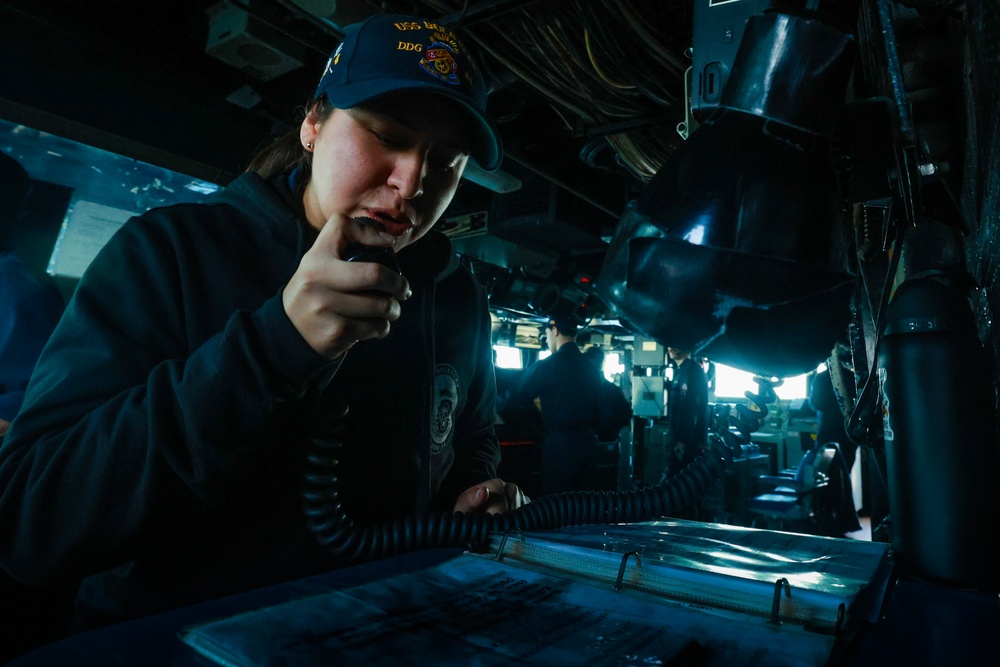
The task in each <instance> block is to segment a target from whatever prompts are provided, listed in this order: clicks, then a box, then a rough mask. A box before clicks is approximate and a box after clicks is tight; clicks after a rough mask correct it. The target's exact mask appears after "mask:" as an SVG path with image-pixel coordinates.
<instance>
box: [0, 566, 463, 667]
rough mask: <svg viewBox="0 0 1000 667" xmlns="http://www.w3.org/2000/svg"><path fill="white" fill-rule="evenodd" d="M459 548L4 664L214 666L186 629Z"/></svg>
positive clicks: (345, 572)
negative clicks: (192, 644) (184, 637)
mask: <svg viewBox="0 0 1000 667" xmlns="http://www.w3.org/2000/svg"><path fill="white" fill-rule="evenodd" d="M461 553H462V551H461V550H460V549H427V550H424V551H417V552H414V553H410V554H403V555H401V556H394V557H392V558H386V559H384V560H379V561H374V562H372V563H365V564H363V565H357V566H355V567H350V568H344V569H342V570H333V571H330V572H328V573H326V574H322V575H317V576H314V577H307V578H305V579H299V580H296V581H290V582H286V583H284V584H278V585H275V586H270V587H267V588H262V589H259V590H255V591H249V592H247V593H241V594H238V595H233V596H230V597H226V598H220V599H218V600H212V601H210V602H204V603H201V604H198V605H194V606H191V607H184V608H182V609H176V610H174V611H169V612H165V613H162V614H157V615H155V616H149V617H146V618H140V619H136V620H134V621H128V622H125V623H119V624H117V625H112V626H109V627H106V628H101V629H98V630H92V631H90V632H84V633H80V634H76V635H71V636H69V637H67V638H65V639H62V640H60V641H57V642H54V643H52V644H49V645H47V646H43V647H41V648H38V649H35V650H34V651H31V652H29V653H27V654H25V655H22V656H20V657H19V658H17V659H15V660H13V661H11V662H8V663H6V665H7V667H52V666H53V665H72V666H73V667H89V666H91V665H93V666H95V667H97V666H98V665H99V666H101V667H109V666H114V665H141V666H142V667H187V666H198V667H207V666H209V665H215V664H216V663H214V662H211V661H210V660H208V659H207V658H204V657H202V656H201V655H199V654H198V653H196V652H195V650H194V649H192V648H191V647H190V646H188V645H187V644H185V643H184V642H183V641H181V639H180V638H179V637H178V633H179V632H180V631H181V630H183V629H184V628H186V627H189V626H192V625H197V624H199V623H204V622H207V621H211V620H215V619H219V618H228V617H229V616H233V615H235V614H238V613H241V612H246V611H251V610H254V609H259V608H261V607H269V606H271V605H275V604H280V603H282V602H287V601H289V600H293V599H297V598H301V597H306V596H309V595H317V594H320V593H326V592H329V591H332V590H338V589H344V588H351V587H353V586H359V585H362V584H366V583H369V582H372V581H377V580H379V579H383V578H385V577H389V576H393V575H397V574H402V573H406V572H415V571H417V570H421V569H424V568H427V567H433V566H435V565H438V564H440V563H442V562H444V561H446V560H448V559H449V558H453V557H455V556H457V555H459V554H461Z"/></svg>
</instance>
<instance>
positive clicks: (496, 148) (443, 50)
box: [315, 14, 503, 171]
mask: <svg viewBox="0 0 1000 667" xmlns="http://www.w3.org/2000/svg"><path fill="white" fill-rule="evenodd" d="M402 91H419V92H431V93H437V94H439V95H442V96H444V97H447V98H448V99H451V100H454V101H455V102H457V103H458V104H459V105H460V106H461V107H462V108H463V109H465V110H466V111H468V112H469V115H470V117H471V119H472V121H473V123H472V127H473V129H474V136H473V145H472V157H473V159H475V160H476V162H478V163H479V166H480V167H482V168H483V169H485V170H486V171H494V170H496V169H497V168H498V167H499V166H500V161H501V159H502V158H503V151H502V149H501V143H500V134H499V132H498V131H497V128H496V126H495V125H494V124H493V121H491V120H490V117H489V116H488V115H487V114H486V83H485V81H484V80H483V75H482V74H481V73H480V72H479V69H478V68H477V67H476V65H475V64H474V63H473V62H472V59H471V58H470V56H469V53H468V51H466V49H465V47H464V45H463V44H462V43H461V42H460V41H459V39H458V37H456V36H455V33H453V32H452V31H451V30H449V29H447V28H445V27H444V26H440V25H438V24H436V23H434V22H433V21H428V20H425V19H422V18H417V17H414V16H406V15H402V14H376V15H374V16H372V17H370V18H368V19H366V20H364V21H362V22H361V23H355V24H353V25H350V26H348V27H347V28H346V30H345V34H344V41H342V42H341V43H340V45H339V46H338V47H337V50H336V51H334V52H333V55H331V56H330V59H329V60H328V61H327V63H326V69H325V70H324V71H323V78H322V79H320V82H319V86H318V87H317V88H316V95H315V97H316V98H317V99H318V98H319V97H321V96H323V95H326V98H327V99H328V100H329V101H330V103H331V104H333V106H335V107H338V108H341V109H350V108H351V107H354V106H357V105H359V104H363V103H365V102H368V101H370V100H373V99H375V98H377V97H380V96H382V95H385V94H387V93H394V92H402Z"/></svg>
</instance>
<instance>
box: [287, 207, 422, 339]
mask: <svg viewBox="0 0 1000 667" xmlns="http://www.w3.org/2000/svg"><path fill="white" fill-rule="evenodd" d="M350 243H362V244H364V245H369V246H374V247H388V246H390V245H391V239H389V240H387V239H386V238H384V236H381V235H379V233H378V232H377V231H376V230H375V229H374V228H372V227H370V226H365V225H362V224H360V223H358V222H357V221H356V220H353V219H351V218H348V217H347V216H344V215H335V216H333V217H331V218H330V219H329V220H327V222H326V224H325V225H324V226H323V229H322V230H321V231H320V233H319V236H318V237H317V238H316V242H315V243H313V245H312V248H310V249H309V250H308V251H307V252H306V254H305V255H304V256H303V257H302V261H301V262H300V263H299V266H298V268H297V269H296V270H295V273H294V274H292V278H291V280H289V281H288V284H287V285H285V289H284V291H283V292H282V294H281V299H282V304H283V305H284V307H285V313H287V314H288V318H289V319H290V320H291V321H292V324H293V325H294V326H295V328H296V329H297V330H298V331H299V333H300V334H302V337H303V338H304V339H305V340H306V342H307V343H309V346H310V347H312V348H313V349H314V350H316V351H317V352H318V353H320V354H322V355H323V356H325V357H327V358H328V359H336V358H337V357H339V356H340V355H342V354H343V353H344V352H346V351H347V350H348V349H350V348H351V346H353V345H354V344H355V343H357V342H358V341H359V340H366V339H369V338H383V337H385V336H386V335H388V333H389V328H390V325H391V323H392V322H395V321H396V320H397V319H399V314H400V307H399V302H400V301H404V300H406V299H408V298H409V297H410V294H411V292H410V285H409V283H408V282H407V280H406V278H404V277H403V276H401V275H399V274H398V273H396V272H395V271H393V270H392V269H389V268H386V267H385V266H382V265H381V264H376V263H374V262H347V261H344V260H343V259H342V258H341V253H342V252H343V251H344V248H345V247H346V246H347V245H348V244H350Z"/></svg>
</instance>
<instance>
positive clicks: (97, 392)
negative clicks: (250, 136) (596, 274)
mask: <svg viewBox="0 0 1000 667" xmlns="http://www.w3.org/2000/svg"><path fill="white" fill-rule="evenodd" d="M289 201H290V196H289V193H288V191H287V186H286V185H285V180H284V179H276V180H275V181H273V182H265V181H263V180H262V179H260V178H259V177H258V176H257V175H255V174H246V175H244V176H242V177H240V178H239V179H237V180H236V181H234V183H233V184H232V185H230V186H229V187H228V188H226V190H225V191H224V192H223V193H222V194H221V196H220V197H219V198H218V200H217V201H215V202H214V203H211V204H205V205H179V206H173V207H169V208H164V209H157V210H153V211H150V212H148V213H146V214H145V215H142V216H140V217H138V218H135V219H133V220H131V221H129V222H128V223H126V224H125V226H124V227H123V228H122V229H121V230H120V231H119V232H118V233H117V234H116V235H115V236H114V237H113V238H112V240H111V241H110V242H109V243H108V245H107V246H106V247H105V248H104V249H103V250H102V251H101V253H100V254H99V255H98V257H97V258H96V259H95V261H94V262H93V264H92V265H91V267H90V268H89V269H88V271H87V273H86V275H85V276H84V277H83V279H82V281H81V282H80V284H79V286H78V288H77V290H76V293H75V294H74V296H73V298H72V300H71V302H70V304H69V306H68V308H67V311H66V315H65V316H64V317H63V319H62V320H61V322H60V323H59V325H58V327H57V328H56V331H55V332H54V334H53V336H52V340H51V342H50V344H49V346H48V347H47V349H46V350H45V352H44V353H43V355H42V357H41V358H40V360H39V362H38V366H37V368H36V370H35V375H34V377H33V379H32V382H31V384H30V386H29V388H28V392H27V396H26V398H25V402H24V407H23V409H22V412H21V414H20V415H19V417H18V418H17V419H16V420H15V421H14V423H13V425H12V427H11V431H10V433H9V435H8V437H7V438H6V440H5V441H4V443H3V446H2V448H0V565H2V566H3V568H4V569H6V570H7V571H8V572H9V573H11V574H12V575H13V576H15V577H16V578H18V579H20V580H22V581H23V582H25V583H27V584H43V583H48V582H51V581H55V580H58V579H61V578H63V577H84V581H83V586H82V587H81V591H80V594H79V597H78V602H77V606H78V618H77V627H78V628H84V627H93V626H96V625H101V624H106V623H109V622H112V621H117V620H122V619H125V618H130V617H135V616H140V615H144V614H148V613H153V612H157V611H162V610H165V609H170V608H174V607H178V606H182V605H186V604H190V603H193V602H197V601H200V600H204V599H209V598H214V597H218V596H220V595H224V594H229V593H233V592H238V591H241V590H246V589H249V588H254V587H259V586H263V585H268V584H270V583H274V582H278V581H284V580H289V579H294V578H297V577H300V576H304V575H308V574H313V573H316V572H319V571H322V570H324V569H329V568H330V567H334V566H336V565H338V563H336V562H334V561H333V559H332V557H331V556H329V555H328V554H327V553H325V552H324V550H323V549H322V548H320V547H319V546H318V544H317V543H316V540H315V538H314V537H313V536H312V535H311V534H310V533H309V532H308V531H307V529H306V527H305V520H304V519H303V517H302V499H301V491H302V488H303V479H302V474H303V461H304V458H305V456H306V453H307V450H308V447H309V445H308V441H309V437H310V435H311V434H312V433H313V429H314V424H315V422H316V420H317V419H321V418H323V415H322V414H318V413H319V412H321V411H320V410H318V409H317V405H320V404H323V405H329V404H338V403H341V402H347V403H348V404H349V405H350V412H349V414H348V418H347V419H348V423H347V436H346V441H347V444H346V445H345V449H344V451H343V455H342V456H341V464H340V471H341V475H340V477H341V485H340V486H341V491H342V497H343V501H344V506H345V508H346V509H347V510H348V512H349V513H350V515H351V516H352V518H355V519H356V520H358V521H359V522H361V523H367V522H375V521H381V520H384V519H388V518H391V517H398V516H402V515H405V514H407V513H410V512H425V511H427V510H428V509H429V508H432V507H435V506H436V507H438V508H446V509H450V507H451V504H452V503H453V502H454V500H455V498H456V497H457V495H458V494H459V493H460V492H461V491H462V490H464V489H465V488H467V487H468V486H470V485H472V484H474V483H476V482H480V481H483V480H485V479H489V478H491V477H494V476H495V475H496V464H497V461H498V458H499V447H498V445H497V441H496V438H495V435H494V432H493V416H494V412H493V404H494V400H495V394H496V389H495V383H494V375H493V366H492V350H491V345H490V319H489V314H488V311H487V302H486V297H485V294H484V292H483V290H482V289H481V288H480V286H479V285H477V284H476V283H475V281H474V279H473V277H472V276H471V274H470V273H469V272H468V271H467V270H465V269H464V268H463V267H460V266H459V265H458V262H457V258H456V257H455V255H454V253H453V252H452V251H451V246H450V243H449V242H448V240H447V239H446V238H445V237H444V236H443V235H441V234H438V233H435V232H433V231H432V232H430V233H429V234H428V235H427V236H426V237H424V238H423V239H421V240H420V241H418V242H417V243H415V244H414V245H412V246H410V247H408V248H406V249H405V250H404V251H403V252H401V253H400V257H399V259H400V263H401V265H402V271H403V274H404V275H405V276H406V277H407V278H408V279H409V281H410V284H411V287H412V289H413V293H414V297H413V298H411V299H409V300H407V301H406V302H404V303H403V304H402V316H401V318H400V319H399V321H398V322H396V323H394V324H393V327H392V331H391V333H390V334H389V336H388V337H386V338H385V339H382V340H377V341H365V342H362V343H359V344H358V345H356V346H355V347H354V348H352V349H351V350H350V351H349V352H348V353H347V354H346V355H345V356H344V357H342V359H341V360H338V361H337V362H330V361H329V360H327V359H325V358H324V357H322V356H320V355H319V354H317V353H316V352H315V351H313V350H312V349H311V348H310V347H309V346H308V345H307V344H306V342H305V340H304V339H303V338H302V337H301V336H300V335H299V333H298V332H297V330H296V329H295V328H294V327H293V325H292V323H291V321H290V320H289V319H288V317H287V316H286V314H285V312H284V309H283V307H282V303H281V291H282V288H283V287H284V285H285V284H286V282H287V281H288V279H289V278H290V277H291V275H292V273H293V272H294V270H295V268H296V267H297V265H298V263H299V260H300V259H301V257H302V255H303V254H304V253H305V251H306V250H307V249H308V248H309V247H310V245H311V244H312V241H313V239H314V237H315V232H314V231H313V230H312V228H311V227H309V226H308V225H307V224H306V222H305V221H304V220H303V219H302V217H301V216H300V215H299V214H298V213H297V212H296V211H295V210H294V209H293V208H292V207H291V206H289V204H288V202H289ZM321 388H322V389H321ZM321 394H322V395H323V396H324V401H322V402H319V401H318V398H319V396H320V395H321Z"/></svg>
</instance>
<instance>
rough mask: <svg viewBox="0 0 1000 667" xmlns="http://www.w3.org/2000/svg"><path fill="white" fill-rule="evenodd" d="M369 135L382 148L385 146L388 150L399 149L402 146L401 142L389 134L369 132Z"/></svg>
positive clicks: (375, 131)
mask: <svg viewBox="0 0 1000 667" xmlns="http://www.w3.org/2000/svg"><path fill="white" fill-rule="evenodd" d="M371 133H372V134H373V135H374V136H375V138H376V139H377V140H378V142H379V143H380V144H382V145H383V146H387V147H389V148H399V147H401V146H402V145H403V140H402V139H400V138H399V137H395V136H393V135H391V134H387V133H385V132H380V131H378V130H371Z"/></svg>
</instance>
